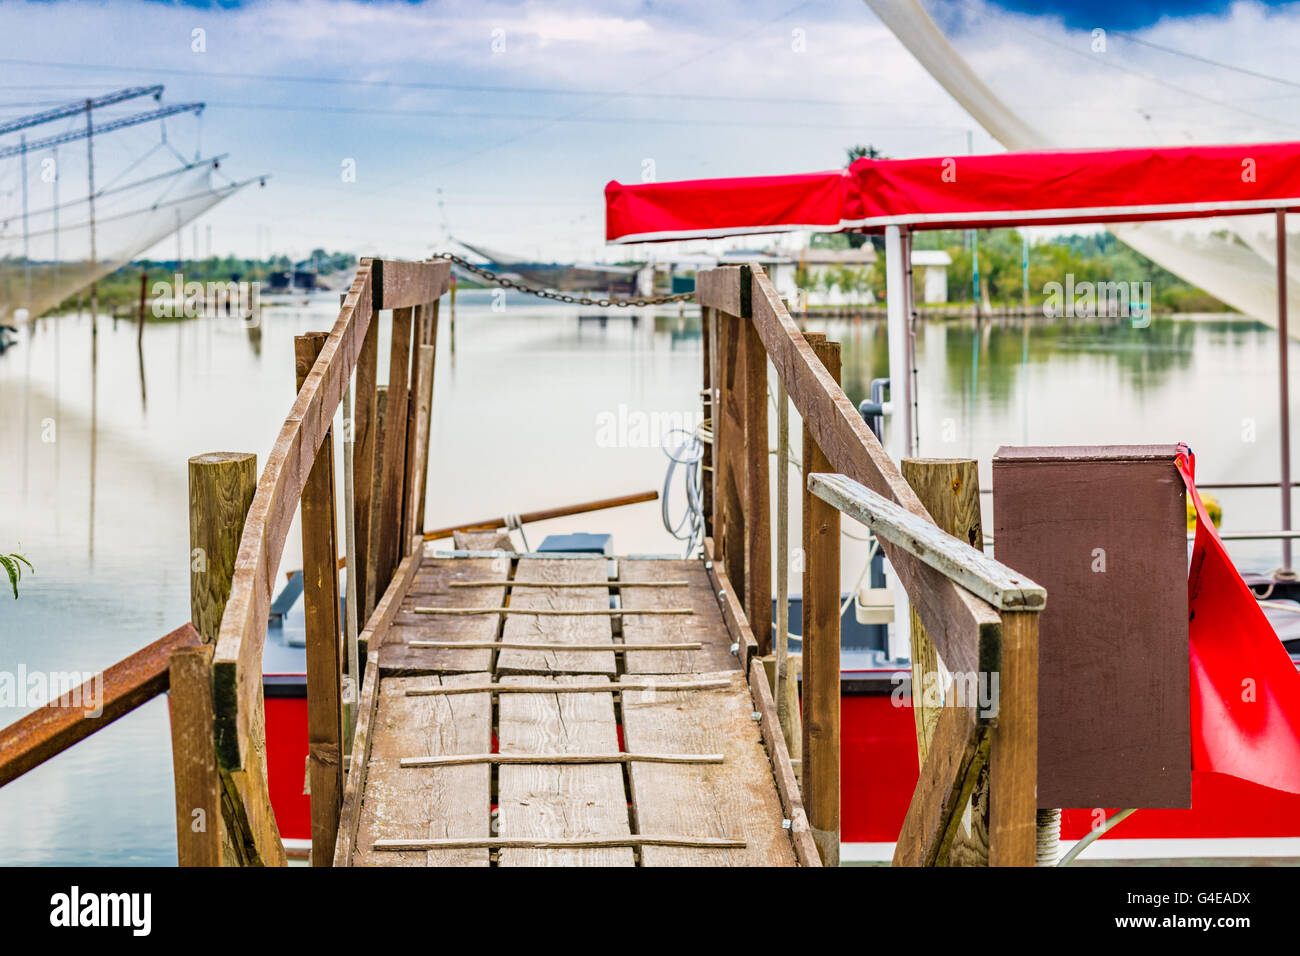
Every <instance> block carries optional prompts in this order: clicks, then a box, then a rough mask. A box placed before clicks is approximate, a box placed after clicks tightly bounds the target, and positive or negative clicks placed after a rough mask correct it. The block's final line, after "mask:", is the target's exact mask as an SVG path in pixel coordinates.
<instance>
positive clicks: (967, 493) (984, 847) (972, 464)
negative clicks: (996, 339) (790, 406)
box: [902, 458, 988, 866]
mask: <svg viewBox="0 0 1300 956" xmlns="http://www.w3.org/2000/svg"><path fill="white" fill-rule="evenodd" d="M902 472H903V477H904V478H905V479H906V480H907V483H908V484H909V485H911V486H912V490H913V491H915V492H916V496H917V497H918V498H920V499H921V504H923V505H925V509H926V510H927V511H928V512H930V517H931V518H933V519H934V523H935V524H936V525H938V526H939V527H940V528H941V529H942V530H944V531H946V532H948V534H950V535H952V536H953V537H955V538H959V539H961V540H962V541H965V542H966V543H967V544H969V545H970V546H971V547H973V548H976V549H978V550H982V549H983V547H984V527H983V523H982V520H981V517H980V489H979V462H977V461H976V460H975V459H973V458H904V459H903V461H902ZM911 618H912V622H911V623H912V629H911V649H912V715H913V717H914V718H915V721H916V752H917V756H918V758H919V759H918V765H919V766H922V767H924V766H925V760H926V757H927V756H928V754H929V751H930V742H931V740H933V738H934V731H935V726H936V725H937V724H938V722H939V716H940V714H941V713H942V712H943V706H942V705H939V706H933V707H931V706H928V705H927V695H926V690H927V687H931V686H932V685H933V684H934V683H935V682H937V681H938V680H939V679H940V677H939V675H940V671H939V656H938V654H937V653H935V649H934V644H933V643H931V641H930V638H929V635H927V634H926V632H925V625H923V624H922V623H921V618H920V615H918V614H917V613H916V608H915V606H912V607H911ZM970 801H971V808H972V812H971V818H970V824H971V825H970V829H969V831H964V830H963V831H961V832H958V834H957V836H956V837H955V839H954V843H953V847H952V850H951V856H950V857H949V862H951V863H952V864H954V865H965V866H985V865H987V864H988V769H987V766H985V767H984V768H982V769H981V770H980V772H979V775H978V780H977V783H976V785H975V790H974V792H973V793H972V795H971V797H970Z"/></svg>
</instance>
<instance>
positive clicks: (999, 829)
mask: <svg viewBox="0 0 1300 956" xmlns="http://www.w3.org/2000/svg"><path fill="white" fill-rule="evenodd" d="M998 686H999V690H1000V694H999V696H1000V697H1001V698H1002V706H1001V708H1000V709H999V713H998V724H997V726H996V727H995V728H994V729H993V738H992V742H991V745H990V748H989V866H1033V865H1034V858H1035V853H1034V845H1035V834H1036V822H1035V820H1036V816H1035V815H1036V812H1037V810H1038V800H1037V784H1038V614H1037V613H1036V612H1034V611H1003V612H1002V673H1001V675H1000V680H999V685H998Z"/></svg>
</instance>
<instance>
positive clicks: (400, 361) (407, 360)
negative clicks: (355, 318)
mask: <svg viewBox="0 0 1300 956" xmlns="http://www.w3.org/2000/svg"><path fill="white" fill-rule="evenodd" d="M414 313H415V310H414V309H409V308H403V309H393V326H392V328H393V341H392V349H391V351H390V353H389V357H388V404H387V408H386V413H385V416H384V417H385V419H386V420H385V422H384V457H383V482H382V491H381V495H380V501H381V505H380V507H381V511H380V516H381V517H380V522H379V535H380V537H379V541H380V548H379V580H378V581H377V582H376V586H377V589H378V593H379V594H383V593H384V591H385V590H386V589H387V588H388V582H389V581H390V580H391V579H392V577H393V571H394V570H396V568H397V564H398V562H399V561H401V559H402V555H403V554H404V553H405V550H406V544H407V542H404V541H403V540H402V491H403V487H404V485H405V480H404V479H405V477H406V419H407V399H408V395H409V392H410V374H411V325H412V322H413V319H414Z"/></svg>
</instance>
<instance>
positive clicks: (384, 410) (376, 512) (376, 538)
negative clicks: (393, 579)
mask: <svg viewBox="0 0 1300 956" xmlns="http://www.w3.org/2000/svg"><path fill="white" fill-rule="evenodd" d="M387 421H388V386H387V385H380V386H378V387H376V389H375V425H374V431H375V443H374V450H373V452H372V454H371V458H370V479H369V484H370V509H369V510H370V517H369V519H368V520H367V522H366V527H367V529H368V531H369V535H370V547H369V549H368V554H367V557H366V614H365V619H366V620H367V621H369V620H370V615H371V614H373V613H374V610H375V607H376V605H378V604H379V599H380V598H381V597H382V596H383V593H384V591H386V590H387V589H388V585H387V584H384V583H381V575H380V568H381V566H382V565H383V559H382V557H381V553H382V548H383V534H382V533H381V529H382V527H383V523H384V522H383V498H384V496H383V485H384V455H385V453H386V451H387V447H386V444H387V442H386V439H387V435H386V432H387V428H386V423H387Z"/></svg>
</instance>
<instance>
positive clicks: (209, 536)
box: [169, 452, 257, 866]
mask: <svg viewBox="0 0 1300 956" xmlns="http://www.w3.org/2000/svg"><path fill="white" fill-rule="evenodd" d="M256 490H257V456H256V455H251V454H244V453H235V452H216V453H213V454H208V455H198V456H196V457H194V458H191V459H190V460H189V499H190V616H191V618H192V620H193V622H194V627H195V629H196V630H197V631H198V632H199V635H200V636H201V637H202V638H203V641H204V646H203V647H201V648H178V649H177V650H175V651H173V652H172V655H171V662H170V667H169V670H170V675H171V676H170V681H171V694H170V704H171V725H172V767H173V775H174V778H175V793H176V847H177V859H178V862H179V863H180V865H181V866H218V865H221V864H222V863H225V864H227V865H238V864H239V863H241V862H242V855H241V854H240V853H239V852H238V851H237V850H236V845H237V843H241V842H242V841H235V840H233V839H232V837H231V833H230V829H231V827H230V824H229V823H228V821H227V820H226V819H225V818H224V816H223V805H222V800H221V794H222V781H221V773H220V770H219V769H218V766H217V756H216V747H215V738H214V736H213V728H214V726H215V723H216V718H215V715H214V713H213V706H212V649H213V646H214V645H215V644H216V640H217V633H218V632H219V631H220V629H221V615H222V614H223V613H224V612H225V609H226V602H227V601H228V600H229V599H230V582H231V579H232V578H233V577H234V573H235V556H236V555H237V554H238V552H239V539H240V536H241V535H242V534H243V530H244V519H245V517H247V515H248V509H249V506H250V505H252V503H253V494H254V492H255V491H256Z"/></svg>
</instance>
